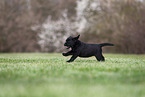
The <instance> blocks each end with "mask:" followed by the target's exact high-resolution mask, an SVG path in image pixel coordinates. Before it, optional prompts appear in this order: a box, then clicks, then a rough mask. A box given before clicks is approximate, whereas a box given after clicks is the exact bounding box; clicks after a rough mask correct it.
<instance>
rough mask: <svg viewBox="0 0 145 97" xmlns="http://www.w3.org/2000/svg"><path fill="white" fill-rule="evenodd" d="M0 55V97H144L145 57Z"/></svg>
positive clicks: (40, 54) (116, 55)
mask: <svg viewBox="0 0 145 97" xmlns="http://www.w3.org/2000/svg"><path fill="white" fill-rule="evenodd" d="M104 56H105V58H106V61H105V62H97V61H96V59H95V58H94V57H91V58H87V59H83V58H77V59H76V60H75V62H73V63H66V61H67V60H68V59H69V58H70V57H63V56H62V55H61V54H47V53H7V54H2V53H1V54H0V97H32V96H33V97H145V55H123V54H104Z"/></svg>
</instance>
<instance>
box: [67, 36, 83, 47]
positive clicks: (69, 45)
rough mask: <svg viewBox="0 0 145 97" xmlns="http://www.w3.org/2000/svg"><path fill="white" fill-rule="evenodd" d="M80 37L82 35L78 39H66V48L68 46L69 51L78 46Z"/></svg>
mask: <svg viewBox="0 0 145 97" xmlns="http://www.w3.org/2000/svg"><path fill="white" fill-rule="evenodd" d="M79 37H80V35H78V36H77V37H72V36H70V37H68V38H67V39H66V42H65V43H64V46H66V47H67V49H69V48H73V47H74V45H75V44H76V42H77V40H78V39H79Z"/></svg>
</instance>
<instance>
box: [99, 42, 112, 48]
mask: <svg viewBox="0 0 145 97" xmlns="http://www.w3.org/2000/svg"><path fill="white" fill-rule="evenodd" d="M99 45H100V46H101V47H103V46H114V44H112V43H101V44H99Z"/></svg>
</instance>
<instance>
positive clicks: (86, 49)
mask: <svg viewBox="0 0 145 97" xmlns="http://www.w3.org/2000/svg"><path fill="white" fill-rule="evenodd" d="M79 37H80V35H78V36H77V37H71V36H70V37H68V38H67V39H66V42H65V44H64V46H66V47H67V49H69V48H71V51H69V52H67V53H62V55H63V56H69V55H72V57H71V58H70V60H68V61H67V62H73V61H74V60H75V59H76V58H77V57H78V56H79V57H91V56H95V57H96V59H97V60H98V61H105V58H104V56H103V55H102V47H103V46H114V44H111V43H101V44H87V43H84V42H82V41H80V40H78V39H79Z"/></svg>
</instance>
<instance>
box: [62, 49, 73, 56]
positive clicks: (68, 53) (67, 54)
mask: <svg viewBox="0 0 145 97" xmlns="http://www.w3.org/2000/svg"><path fill="white" fill-rule="evenodd" d="M72 54H73V52H72V50H71V51H69V52H67V53H62V55H63V56H69V55H72Z"/></svg>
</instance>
